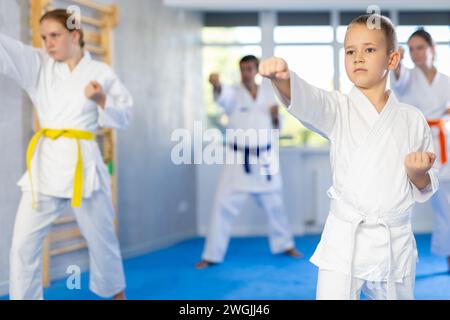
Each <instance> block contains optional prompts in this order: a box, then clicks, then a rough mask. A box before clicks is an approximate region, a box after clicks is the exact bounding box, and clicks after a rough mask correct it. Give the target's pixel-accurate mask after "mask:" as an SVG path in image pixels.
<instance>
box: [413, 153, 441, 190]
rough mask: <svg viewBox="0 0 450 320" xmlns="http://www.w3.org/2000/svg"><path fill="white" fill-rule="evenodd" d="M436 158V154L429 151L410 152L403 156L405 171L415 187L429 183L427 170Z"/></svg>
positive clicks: (421, 186) (423, 186) (422, 186)
mask: <svg viewBox="0 0 450 320" xmlns="http://www.w3.org/2000/svg"><path fill="white" fill-rule="evenodd" d="M435 160H436V155H435V154H434V153H431V152H412V153H410V154H408V155H407V156H406V158H405V167H406V172H407V173H408V176H409V178H410V179H411V181H412V182H413V183H414V184H415V185H416V187H417V188H419V189H422V188H425V187H426V186H427V185H428V184H429V183H430V177H429V176H428V174H427V172H428V170H430V169H431V167H432V166H433V164H434V161H435Z"/></svg>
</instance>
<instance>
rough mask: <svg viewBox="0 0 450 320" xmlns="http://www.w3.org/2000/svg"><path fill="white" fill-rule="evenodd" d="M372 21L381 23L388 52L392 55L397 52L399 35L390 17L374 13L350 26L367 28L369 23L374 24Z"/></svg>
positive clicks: (360, 18)
mask: <svg viewBox="0 0 450 320" xmlns="http://www.w3.org/2000/svg"><path fill="white" fill-rule="evenodd" d="M369 19H371V21H370V22H369ZM372 19H373V20H375V21H379V22H380V28H381V30H383V33H384V36H385V38H386V44H387V48H388V52H389V53H390V52H392V51H395V50H396V49H397V47H398V43H397V34H396V33H395V26H394V24H393V23H392V22H391V20H390V19H389V18H388V17H386V16H382V15H379V14H372V13H370V14H363V15H361V16H359V17H357V18H355V19H353V20H352V21H351V22H350V24H349V25H348V26H349V27H350V26H351V25H352V24H364V25H366V26H367V25H368V23H371V22H372Z"/></svg>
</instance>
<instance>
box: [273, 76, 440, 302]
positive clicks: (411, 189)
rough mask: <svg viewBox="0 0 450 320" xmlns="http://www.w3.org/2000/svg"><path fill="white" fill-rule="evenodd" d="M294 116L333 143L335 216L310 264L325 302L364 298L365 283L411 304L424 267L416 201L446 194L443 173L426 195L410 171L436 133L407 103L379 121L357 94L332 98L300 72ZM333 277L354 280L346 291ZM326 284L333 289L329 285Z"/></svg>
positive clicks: (389, 108) (393, 103)
mask: <svg viewBox="0 0 450 320" xmlns="http://www.w3.org/2000/svg"><path fill="white" fill-rule="evenodd" d="M275 91H277V90H276V89H275ZM277 94H278V95H279V96H280V94H279V92H278V91H277ZM280 98H282V97H281V96H280ZM284 102H285V104H287V102H286V101H284ZM288 109H289V112H290V113H291V114H292V115H294V116H295V117H296V118H297V119H299V120H300V121H301V122H302V123H303V124H304V125H305V126H307V127H308V128H310V129H312V130H314V131H315V132H317V133H319V134H321V135H323V136H324V137H326V138H328V139H329V140H330V143H331V144H330V161H331V167H332V174H333V186H332V187H331V188H330V189H329V190H328V192H327V194H328V195H329V197H330V198H331V206H330V213H329V215H328V217H327V220H326V223H325V227H324V230H323V233H322V236H321V240H320V243H319V244H318V246H317V248H316V251H315V252H314V255H313V256H312V257H311V260H310V261H311V262H312V263H313V264H315V265H316V266H318V267H319V281H318V284H320V286H318V292H317V298H319V299H352V298H357V297H355V294H354V292H358V290H359V289H360V287H361V281H363V282H362V283H369V282H371V283H378V284H379V285H378V286H377V287H378V289H380V288H381V289H382V285H381V284H382V283H383V282H385V283H386V285H385V288H384V291H385V294H384V296H385V297H387V298H388V299H408V298H411V297H412V295H413V292H412V290H413V279H414V277H415V274H414V270H415V263H416V259H417V249H416V243H415V239H414V235H413V232H412V227H411V221H410V216H411V215H410V212H411V207H412V206H413V204H414V202H415V201H418V202H424V201H426V200H427V199H428V198H430V197H431V196H432V194H433V193H434V192H435V191H436V189H437V188H438V179H437V175H436V169H435V168H432V169H430V171H429V175H430V178H431V184H430V185H429V186H427V187H426V188H424V189H423V190H418V189H417V188H416V187H415V186H414V185H413V184H412V182H411V181H410V180H409V179H408V176H407V173H406V169H405V165H404V161H405V157H406V155H407V154H408V153H410V152H414V151H430V152H432V151H433V141H432V137H431V131H430V129H429V127H428V125H427V123H426V120H425V119H424V117H423V115H422V113H421V112H420V111H419V110H417V109H416V108H414V107H411V106H409V105H406V104H402V103H399V102H398V101H397V98H396V97H395V95H394V93H392V92H390V95H389V99H388V101H387V103H386V106H385V107H384V108H383V110H382V112H381V113H378V112H377V111H376V109H375V107H374V106H373V105H372V103H371V102H370V101H369V99H368V98H367V97H366V96H365V95H364V94H363V93H362V92H361V91H360V90H359V89H357V88H356V87H354V88H353V89H352V90H351V92H350V93H349V94H348V95H345V94H341V93H339V92H337V91H334V92H328V91H325V90H321V89H318V88H316V87H314V86H311V85H310V84H308V83H307V82H306V81H304V80H303V79H301V78H299V77H298V76H297V75H296V74H295V73H293V72H291V103H290V106H289V107H288ZM324 272H325V275H324ZM327 272H333V273H335V274H336V275H338V274H341V275H344V276H346V279H347V282H345V283H346V284H347V285H346V287H345V288H342V283H343V281H342V277H338V276H336V277H333V276H332V277H327V276H326V273H327ZM324 276H325V278H326V279H327V280H326V281H322V280H321V279H322V278H323V277H324ZM333 279H336V280H335V281H333ZM339 279H340V280H339ZM358 281H359V282H358ZM406 283H409V284H410V285H409V287H410V290H409V291H408V292H405V290H397V286H398V285H399V284H406ZM411 284H412V286H411ZM379 291H380V290H378V292H379ZM382 291H383V290H382ZM336 292H338V293H340V294H339V296H336ZM374 297H380V294H377V295H374Z"/></svg>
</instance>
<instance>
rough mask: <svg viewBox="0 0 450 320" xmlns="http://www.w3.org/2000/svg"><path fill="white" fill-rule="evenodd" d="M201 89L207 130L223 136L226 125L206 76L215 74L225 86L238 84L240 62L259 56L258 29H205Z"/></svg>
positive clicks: (250, 27) (259, 40) (247, 27)
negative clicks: (212, 129) (213, 129)
mask: <svg viewBox="0 0 450 320" xmlns="http://www.w3.org/2000/svg"><path fill="white" fill-rule="evenodd" d="M202 41H203V52H202V56H203V88H204V94H203V96H204V101H205V106H206V116H207V120H208V128H217V129H219V130H221V131H222V132H224V130H225V127H226V125H227V122H228V118H227V116H226V115H225V114H224V113H222V112H221V110H220V109H219V108H218V107H217V105H216V103H215V102H214V98H213V93H212V88H211V84H210V83H209V81H208V78H209V75H210V74H211V73H212V72H216V73H218V74H219V75H220V79H221V81H222V82H223V83H224V84H234V83H238V82H240V71H239V60H240V59H241V58H242V57H243V56H244V55H248V54H252V55H255V56H257V57H260V56H261V46H260V42H261V29H260V28H259V27H252V26H243V27H204V28H203V31H202Z"/></svg>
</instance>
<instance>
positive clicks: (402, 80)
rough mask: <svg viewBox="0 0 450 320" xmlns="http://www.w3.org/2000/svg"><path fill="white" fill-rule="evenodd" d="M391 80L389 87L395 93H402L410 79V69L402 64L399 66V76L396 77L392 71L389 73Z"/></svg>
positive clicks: (406, 88)
mask: <svg viewBox="0 0 450 320" xmlns="http://www.w3.org/2000/svg"><path fill="white" fill-rule="evenodd" d="M389 78H390V81H391V88H392V90H394V92H395V93H396V94H397V95H403V94H405V92H406V91H407V90H408V87H409V83H410V80H411V69H408V68H407V67H405V66H404V65H403V64H402V65H401V66H400V77H399V78H398V79H397V78H396V76H395V73H394V71H391V72H390V74H389Z"/></svg>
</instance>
